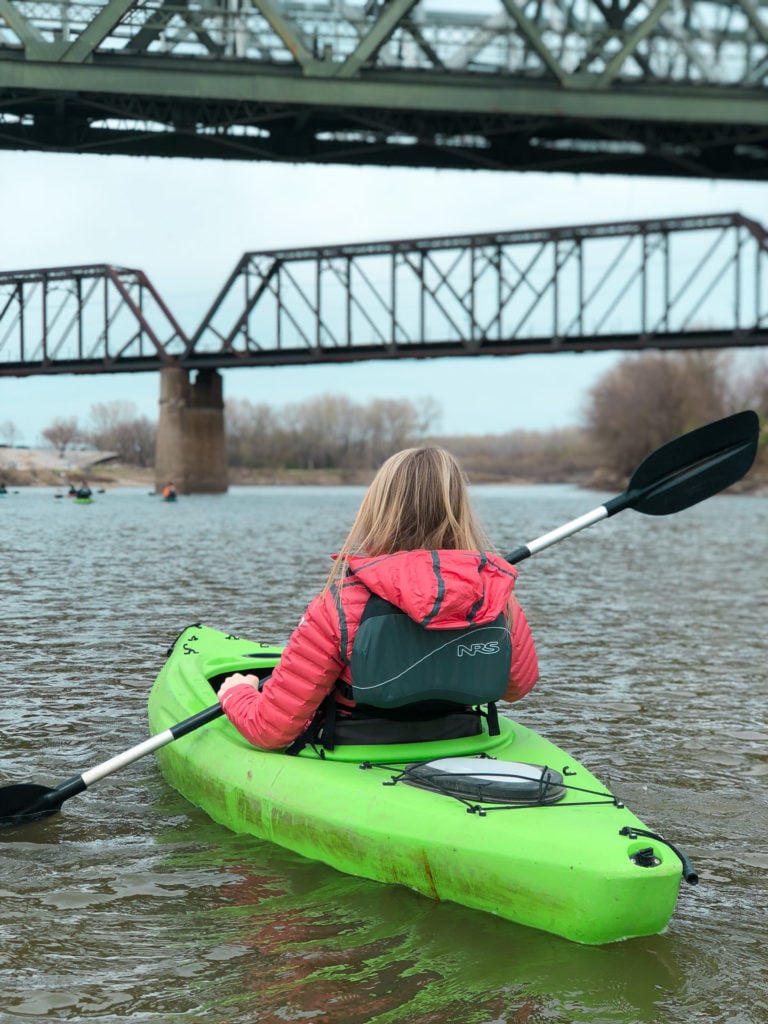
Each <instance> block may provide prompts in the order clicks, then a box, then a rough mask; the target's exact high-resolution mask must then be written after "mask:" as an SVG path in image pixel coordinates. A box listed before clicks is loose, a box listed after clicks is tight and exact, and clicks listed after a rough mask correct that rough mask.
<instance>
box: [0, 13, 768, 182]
mask: <svg viewBox="0 0 768 1024" xmlns="http://www.w3.org/2000/svg"><path fill="white" fill-rule="evenodd" d="M466 8H467V9H466V10H465V11H457V10H456V9H455V5H449V4H447V2H442V3H441V2H440V0H432V2H431V3H428V2H427V0H420V2H419V0H390V2H388V3H380V2H377V0H315V2H309V0H282V2H278V0H227V2H223V0H108V2H106V3H103V2H99V0H83V2H78V3H76V4H75V3H68V2H63V3H60V4H55V5H54V4H52V5H47V4H39V3H37V2H35V0H0V147H2V148H16V149H24V148H27V149H43V150H59V151H66V152H78V153H83V152H101V153H130V154H143V155H162V156H199V157H218V158H233V159H254V160H289V161H292V162H297V161H314V162H326V163H330V162H333V163H349V164H362V163H365V164H382V165H401V166H426V167H457V168H486V169H496V170H511V169H514V170H550V171H552V170H560V171H571V172H575V171H593V172H611V173H623V174H631V173H639V174H646V175H647V174H665V175H684V176H693V177H700V176H705V177H715V178H741V179H745V180H746V179H752V180H766V179H768V0H734V2H731V3H721V2H718V0H677V2H675V3H672V2H671V0H655V2H650V0H624V2H612V3H610V4H609V3H607V2H606V0H551V2H550V3H548V4H546V5H545V4H541V3H540V2H538V0H474V2H470V0H467V3H466Z"/></svg>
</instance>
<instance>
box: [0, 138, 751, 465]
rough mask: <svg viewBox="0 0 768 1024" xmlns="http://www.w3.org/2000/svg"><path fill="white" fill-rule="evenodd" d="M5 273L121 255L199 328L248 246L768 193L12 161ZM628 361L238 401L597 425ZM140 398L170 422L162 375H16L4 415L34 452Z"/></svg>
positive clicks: (284, 380)
mask: <svg viewBox="0 0 768 1024" xmlns="http://www.w3.org/2000/svg"><path fill="white" fill-rule="evenodd" d="M0 185H1V186H2V195H3V197H4V200H5V201H4V203H3V218H2V227H3V230H2V247H1V248H0V269H1V270H22V269H30V268H35V267H51V266H67V265H73V264H78V263H112V264H116V265H122V266H126V267H132V268H138V269H141V270H144V271H145V272H146V273H147V275H148V276H149V278H150V279H151V281H152V283H153V284H154V286H155V287H156V289H157V290H158V292H159V293H160V295H161V296H162V297H163V299H164V300H165V301H166V302H167V304H168V305H169V307H170V309H171V311H172V312H173V313H174V315H175V316H176V318H177V319H178V320H179V321H180V322H181V324H182V326H183V327H184V328H185V329H186V330H187V331H188V332H192V331H193V330H194V329H195V327H196V326H197V325H198V323H199V322H200V320H201V318H202V316H203V315H204V313H205V311H206V310H207V309H208V306H209V305H210V303H211V301H212V300H213V298H215V296H216V294H217V293H218V291H219V289H220V288H221V286H222V285H223V283H224V281H225V280H226V278H227V276H228V275H229V273H230V272H231V271H232V269H233V268H234V266H235V264H236V263H237V261H238V259H239V258H240V256H241V255H242V253H243V252H246V251H254V250H262V249H273V248H279V247H291V246H315V245H321V244H340V243H345V242H363V241H381V240H387V239H397V238H416V237H421V236H430V235H442V234H450V233H453V232H457V233H462V234H469V233H474V232H496V231H508V230H517V229H519V228H526V227H545V226H547V227H549V226H556V225H567V224H584V223H591V222H602V221H612V220H623V219H626V218H639V217H667V216H680V215H683V214H705V213H732V212H735V213H743V214H745V215H746V216H749V217H752V218H754V219H755V220H758V221H760V222H761V223H763V224H766V223H768V185H766V184H751V183H746V182H711V181H695V180H693V181H692V180H679V181H678V180H675V179H666V178H661V179H651V178H630V177H626V178H619V177H603V176H597V175H554V174H533V173H528V174H512V173H507V174H500V173H491V172H479V171H471V172H470V171H466V172H459V171H432V170H418V171H410V170H399V169H388V168H369V167H363V168H347V167H326V166H311V165H304V166H298V165H279V164H266V163H262V164H260V163H233V162H224V161H192V160H163V159H155V158H152V159H150V158H141V157H118V156H79V155H78V156H64V155H58V154H37V153H15V152H14V153H8V152H4V153H0ZM617 358H619V357H618V356H617V355H614V354H610V353H606V354H581V355H573V354H562V355H543V356H516V357H509V358H491V357H487V358H475V359H468V358H453V359H443V360H433V359H429V360H399V361H391V362H364V363H358V364H352V365H350V366H327V365H319V366H304V367H276V368H264V369H256V370H246V369H243V370H233V371H229V372H227V373H225V375H224V393H225V398H249V399H250V400H251V401H254V402H257V401H266V402H268V403H269V404H270V405H272V406H275V407H279V406H282V405H285V404H287V403H289V402H293V401H300V400H302V399H305V398H309V397H313V396H317V395H323V394H345V395H348V396H349V397H350V398H352V399H355V400H358V401H361V402H365V401H367V400H369V399H371V398H408V399H411V400H414V401H418V399H419V398H420V397H421V396H423V395H430V396H432V397H433V398H434V399H435V400H436V401H437V402H438V403H439V405H440V406H441V408H442V411H443V415H442V421H441V423H440V424H439V429H440V431H441V432H443V433H450V434H456V433H500V432H504V431H508V430H516V429H534V430H548V429H551V428H553V427H558V426H569V425H573V424H576V423H578V422H579V418H580V415H581V411H582V409H583V405H584V401H585V398H586V394H587V392H588V390H589V387H590V386H591V385H592V384H593V383H594V382H595V381H596V380H597V379H598V378H599V376H600V375H601V374H602V373H604V372H605V370H606V369H607V368H609V367H610V366H611V365H612V364H613V362H615V360H616V359H617ZM113 400H122V401H132V402H135V404H136V407H137V411H138V412H139V413H140V414H143V415H147V416H149V417H151V418H152V419H155V418H156V417H157V400H158V378H157V376H156V375H155V374H115V375H107V374H102V375H98V376H92V377H84V378H82V377H75V376H71V375H68V376H55V377H51V378H44V377H29V378H21V379H18V378H13V377H0V425H2V424H3V423H4V422H6V421H8V420H10V421H11V422H13V423H14V424H15V426H16V428H17V430H18V432H19V435H20V436H19V437H18V438H17V440H18V441H20V442H21V443H25V444H28V445H34V444H36V443H38V442H39V441H40V431H41V430H43V429H45V428H46V427H47V426H48V425H49V424H50V423H51V421H52V420H53V419H54V418H56V417H61V416H77V417H78V420H79V421H80V423H81V425H83V426H85V425H86V424H87V421H88V415H89V411H90V407H91V405H92V404H93V403H94V402H105V401H113Z"/></svg>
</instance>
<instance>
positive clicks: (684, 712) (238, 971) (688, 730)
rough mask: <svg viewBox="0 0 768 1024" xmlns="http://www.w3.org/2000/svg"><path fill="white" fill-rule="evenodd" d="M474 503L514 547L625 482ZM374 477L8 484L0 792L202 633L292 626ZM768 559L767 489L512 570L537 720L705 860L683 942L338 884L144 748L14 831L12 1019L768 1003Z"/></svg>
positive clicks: (515, 492) (55, 776)
mask: <svg viewBox="0 0 768 1024" xmlns="http://www.w3.org/2000/svg"><path fill="white" fill-rule="evenodd" d="M473 494H474V498H475V502H476V506H477V508H478V510H479V512H480V515H481V518H482V519H483V521H484V523H485V525H486V526H487V528H488V530H489V532H490V533H491V535H492V537H493V538H494V541H495V542H496V544H497V545H498V546H499V547H500V548H501V549H502V550H510V549H511V548H514V547H516V546H517V545H518V544H520V543H524V542H526V541H530V540H532V539H534V538H535V537H538V536H539V535H541V534H543V533H545V532H547V531H548V530H550V529H552V528H553V527H555V526H559V525H560V524H562V523H564V522H567V521H570V520H571V519H573V518H575V517H576V516H578V515H580V514H582V513H584V512H587V511H589V510H590V509H592V508H594V507H595V506H597V505H599V504H600V503H601V502H602V501H603V500H604V498H605V497H607V495H602V494H596V493H594V492H586V491H579V490H578V489H576V488H572V487H566V486H557V487H531V488H527V487H521V488H507V487H493V488H491V487H487V488H475V489H474V491H473ZM361 496H362V490H360V489H359V488H305V489H302V488H258V487H256V488H233V489H232V490H231V491H230V493H229V494H227V495H220V496H195V497H185V498H181V499H180V500H179V501H178V502H177V503H176V504H170V503H164V502H161V501H160V500H159V499H158V498H157V497H154V496H150V495H149V494H148V493H147V492H146V491H144V490H141V489H128V488H126V489H120V490H113V491H111V492H110V493H107V494H97V495H96V496H95V497H96V500H95V501H94V503H93V504H92V505H85V506H83V505H76V504H74V503H73V502H72V501H71V500H70V499H68V498H63V499H57V498H56V497H55V492H54V491H53V490H52V489H49V488H28V489H27V488H19V489H18V490H16V491H15V492H13V493H11V494H9V495H8V496H7V497H4V498H0V537H1V538H2V541H1V543H2V555H1V557H2V579H3V583H4V588H3V597H4V600H3V616H2V624H3V654H4V658H3V670H4V687H3V689H4V698H3V700H2V703H1V704H0V784H3V785H7V784H11V783H20V782H37V783H42V784H44V785H56V784H58V783H60V782H62V781H63V780H64V779H67V778H69V777H70V776H72V775H78V774H80V773H81V772H82V771H84V770H85V769H87V768H90V767H93V766H94V765H95V764H98V763H100V762H101V761H104V760H106V759H107V758H108V757H111V756H112V755H113V754H116V753H118V752H120V751H122V750H125V749H127V748H129V747H131V746H133V745H134V744H136V743H138V742H140V741H141V740H142V739H144V738H145V736H146V735H147V725H146V698H147V694H148V691H149V688H150V686H151V684H152V682H153V679H154V677H155V675H156V674H157V672H158V671H159V669H160V667H161V665H162V663H163V661H164V657H165V651H166V649H167V647H168V645H169V643H170V642H171V641H172V640H173V639H174V638H175V636H176V635H177V634H178V632H179V631H180V629H181V628H183V627H184V626H185V625H187V624H189V623H192V622H200V621H202V622H205V623H207V624H209V625H211V626H215V627H218V628H221V629H227V630H231V631H233V632H236V633H240V634H242V635H245V636H251V637H252V638H253V639H256V640H268V641H270V642H283V641H284V640H285V639H286V637H287V635H288V633H289V632H290V630H291V628H292V626H293V624H294V623H295V622H296V621H297V619H298V617H299V616H300V614H301V611H302V610H303V607H304V605H305V604H306V602H307V601H308V600H309V598H310V597H311V596H312V595H313V593H314V592H315V591H316V589H317V588H318V587H319V585H320V584H321V582H322V580H323V578H324V576H325V573H326V571H327V568H328V560H327V553H328V552H329V551H331V550H333V549H334V548H336V547H337V546H338V545H339V543H340V541H341V539H342V537H343V535H344V534H345V532H346V529H347V528H348V525H349V523H350V522H351V519H352V517H353V515H354V512H355V511H356V508H357V505H358V504H359V501H360V498H361ZM767 566H768V497H756V496H749V497H748V496H718V497H716V498H713V499H710V500H709V501H707V502H705V503H703V504H702V505H700V506H697V507H695V508H693V509H689V510H688V511H686V512H682V513H679V514H678V515H675V516H669V517H664V518H651V517H645V516H641V515H639V514H637V513H635V512H632V511H626V512H623V513H622V514H621V515H617V516H615V517H614V518H612V519H610V520H607V521H605V522H603V523H600V524H598V525H597V526H594V527H592V528H591V529H589V530H586V531H584V532H583V533H580V534H578V535H576V536H574V537H571V538H568V539H566V540H564V541H562V542H561V543H559V544H558V545H556V546H555V547H552V548H550V549H548V550H546V551H543V552H541V553H539V554H538V555H536V556H535V557H534V558H531V559H529V560H528V561H527V562H525V563H523V564H522V565H521V566H520V581H519V584H518V596H519V597H520V600H521V603H522V604H523V606H524V607H525V609H526V611H527V613H528V616H529V619H530V621H531V625H532V628H533V630H534V634H535V637H536V640H537V645H538V649H539V655H540V661H541V670H542V678H541V681H540V682H539V684H538V686H537V687H536V688H535V690H534V691H533V692H532V693H531V694H530V695H529V696H528V697H527V698H526V699H525V700H524V701H522V702H521V703H520V704H519V705H517V706H516V707H515V708H514V712H515V717H516V718H518V719H519V720H520V721H521V722H522V723H523V724H525V725H527V726H529V727H532V728H534V729H536V730H537V731H539V732H543V733H544V734H546V735H547V736H549V737H550V738H551V739H553V740H554V741H555V742H557V743H559V744H560V745H561V746H564V747H566V748H567V749H569V750H570V751H571V752H573V753H574V754H575V755H576V756H577V757H578V758H579V759H580V760H582V761H583V762H584V763H585V764H586V766H587V767H588V768H590V770H592V771H593V772H595V773H596V774H597V775H598V776H599V777H600V778H602V779H603V781H604V782H606V783H607V784H608V785H610V786H611V787H612V788H613V789H614V790H615V791H616V792H617V795H619V796H620V797H621V798H622V799H624V800H625V801H626V802H627V804H628V805H629V806H630V807H631V808H632V809H633V810H634V811H635V812H636V813H637V814H639V816H640V817H641V818H643V819H644V820H645V822H646V824H648V826H649V827H650V828H653V829H655V830H657V831H661V832H662V833H663V834H664V835H666V836H667V838H669V839H671V840H672V841H673V842H675V843H676V844H677V845H679V846H681V847H682V848H683V849H684V850H685V851H686V852H687V853H688V855H689V856H690V858H691V859H692V861H693V864H694V866H695V867H696V869H697V870H698V872H699V875H700V877H701V882H700V884H699V885H698V886H697V887H695V888H694V887H688V886H685V885H684V886H683V888H682V890H681V895H680V900H679V903H678V907H677V910H676V912H675V915H674V917H673V919H672V922H671V925H670V927H669V928H668V930H667V932H666V933H665V934H663V935H659V936H654V937H652V938H646V939H634V940H630V941H627V942H624V943H618V944H614V945H611V946H605V947H599V948H592V947H583V946H579V945H576V944H574V943H570V942H567V941H565V940H563V939H559V938H556V937H554V936H550V935H546V934H544V933H539V932H535V931H533V930H530V929H526V928H522V927H518V926H515V925H513V924H510V923H508V922H505V921H501V920H497V919H496V918H494V917H492V916H490V915H485V914H482V913H480V912H477V911H470V910H466V909H464V908H462V907H458V906H454V905H451V904H447V903H445V904H440V903H437V902H433V901H430V900H429V899H427V898H426V897H423V896H419V895H417V894H415V893H412V892H410V891H409V890H406V889H401V888H396V887H390V886H383V885H379V884H376V883H374V882H369V881H364V880H359V879H354V878H350V877H346V876H342V875H340V874H338V873H336V872H334V871H333V870H332V869H330V868H326V867H324V866H322V865H318V864H314V863H311V862H309V861H306V860H304V859H303V858H301V857H299V856H297V855H294V854H292V853H289V852H285V851H283V850H280V849H278V848H276V847H274V846H272V845H270V844H268V843H264V842H259V841H257V840H254V839H251V838H246V837H241V836H236V835H233V834H232V833H230V832H228V831H227V830H226V829H225V828H223V827H221V826H218V825H215V824H214V823H212V822H211V821H210V820H209V819H208V818H207V817H206V816H205V815H204V814H203V813H202V812H200V811H198V810H197V809H195V808H194V807H192V806H190V805H189V804H187V803H186V802H185V801H184V800H183V799H182V798H181V797H180V796H179V795H178V794H177V793H176V792H175V791H174V790H172V789H171V788H170V787H169V786H168V785H166V783H165V782H164V780H163V778H162V776H161V775H160V773H159V770H158V768H157V765H156V763H155V760H154V758H153V757H152V756H151V755H150V756H147V757H145V758H143V759H141V760H140V761H138V762H136V763H135V764H133V765H131V766H130V767H128V768H125V769H123V770H122V771H120V772H118V773H117V774H115V775H112V776H110V777H109V778H107V779H104V780H102V781H101V782H99V783H98V784H96V785H94V786H93V787H92V788H91V789H90V790H88V791H87V792H86V793H83V794H81V795H80V796H77V797H75V798H73V799H71V800H69V801H67V803H65V804H64V807H63V809H62V812H61V813H60V814H59V815H56V816H54V817H52V818H49V819H47V820H45V821H43V822H40V823H35V824H28V825H25V826H23V827H17V828H14V829H6V830H4V831H2V832H0V896H1V897H2V903H1V906H2V915H1V916H0V953H1V955H0V1020H2V1021H25V1022H26V1021H51V1020H61V1021H89V1022H109V1024H120V1022H128V1021H131V1022H135V1021H157V1022H170V1021H173V1022H190V1024H191V1022H195V1024H196V1022H198V1021H200V1022H202V1021H206V1022H212V1024H240V1022H243V1024H245V1022H251V1021H254V1022H255V1021H258V1022H261V1024H283V1022H285V1021H312V1022H319V1024H374V1022H375V1024H396V1022H397V1024H399V1022H406V1024H533V1022H547V1024H565V1022H572V1024H573V1022H580V1024H581V1022H584V1024H609V1022H610V1024H640V1022H646V1021H647V1022H664V1024H666V1022H684V1024H687V1022H696V1024H698V1022H712V1024H720V1022H722V1024H765V1022H766V1021H768V1009H766V991H768V983H767V980H766V979H767V976H768V952H766V904H767V902H768V901H767V899H766V884H765V878H766V869H768V848H767V847H766V837H767V836H768V800H767V799H766V792H765V786H766V783H768V747H767V745H766V740H767V739H768V723H767V721H766V690H767V686H766V684H767V683H768V669H767V665H768V657H767V656H766V655H767V648H768V643H767V642H766V629H765V625H766V610H767V609H768V576H767V574H766V567H767ZM180 742H183V740H182V741H180Z"/></svg>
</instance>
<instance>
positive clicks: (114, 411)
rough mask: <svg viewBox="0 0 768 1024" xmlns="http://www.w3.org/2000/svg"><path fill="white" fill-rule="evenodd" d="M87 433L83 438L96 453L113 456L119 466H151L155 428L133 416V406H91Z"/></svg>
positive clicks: (108, 404)
mask: <svg viewBox="0 0 768 1024" xmlns="http://www.w3.org/2000/svg"><path fill="white" fill-rule="evenodd" d="M90 420H91V424H92V426H91V429H90V430H89V431H88V432H87V433H86V434H84V435H83V437H84V438H85V439H86V440H87V441H88V443H89V444H92V445H93V446H94V448H98V449H99V450H100V451H109V452H116V453H117V455H118V456H119V458H120V459H121V460H122V461H123V462H127V463H130V464H131V465H135V466H151V465H152V463H153V462H154V456H155V444H156V440H157V425H156V424H155V423H154V422H153V421H151V420H149V419H148V418H147V417H146V416H139V415H138V414H137V407H136V405H135V404H134V403H133V402H121V401H119V400H118V401H114V402H96V403H94V405H92V406H91V412H90Z"/></svg>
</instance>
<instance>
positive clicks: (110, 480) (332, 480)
mask: <svg viewBox="0 0 768 1024" xmlns="http://www.w3.org/2000/svg"><path fill="white" fill-rule="evenodd" d="M19 452H25V453H26V456H25V457H24V458H23V459H20V458H19V457H18V453H19ZM9 453H14V454H13V455H11V456H9ZM57 459H58V453H57V452H53V451H46V450H45V449H8V448H0V480H2V481H4V482H5V484H6V486H8V487H35V486H41V487H68V486H69V484H70V483H74V484H78V483H79V482H80V481H81V480H83V479H86V480H87V481H88V483H89V484H90V485H91V486H97V487H105V488H107V489H109V488H110V487H141V488H144V489H146V490H154V487H155V470H154V467H152V466H133V465H128V464H127V463H121V462H117V461H115V456H114V454H112V453H105V452H94V451H91V452H72V453H67V466H66V469H65V468H62V464H61V461H57ZM464 465H465V468H466V470H467V475H468V477H469V480H470V483H472V484H497V485H505V486H510V485H511V486H519V485H534V484H563V483H566V484H574V485H576V486H578V487H583V488H585V489H587V490H598V491H622V490H623V489H624V488H625V487H626V485H627V481H626V480H617V479H616V478H614V477H612V476H611V475H610V474H608V473H606V472H604V471H601V470H600V469H593V470H591V471H589V472H586V471H584V470H583V469H580V470H578V471H574V472H571V473H563V472H562V471H557V470H556V471H554V472H552V473H551V474H548V473H547V472H546V470H542V471H539V472H538V473H537V474H536V475H535V476H530V475H528V476H519V475H515V474H509V475H504V474H502V473H498V472H496V473H490V472H489V471H488V469H487V467H474V466H473V465H472V462H471V459H470V460H465V461H464ZM373 473H374V471H373V470H362V469H360V470H352V469H253V468H244V467H230V469H229V483H230V486H243V487H344V486H357V487H367V486H368V484H369V483H370V482H371V479H372V477H373ZM731 490H732V492H733V493H741V494H755V493H759V494H764V493H768V453H766V452H765V451H763V452H760V453H758V458H757V460H756V462H755V464H754V466H753V467H752V469H751V470H750V472H749V473H748V474H747V476H746V477H745V478H744V479H743V480H740V481H739V482H738V483H737V484H736V485H735V486H734V487H733V488H732V489H731Z"/></svg>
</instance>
